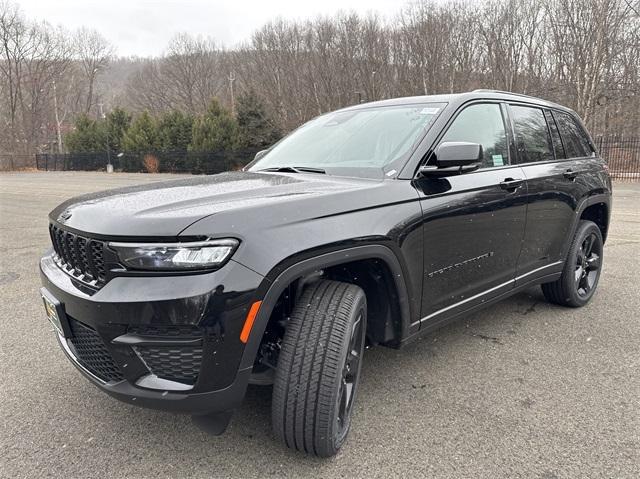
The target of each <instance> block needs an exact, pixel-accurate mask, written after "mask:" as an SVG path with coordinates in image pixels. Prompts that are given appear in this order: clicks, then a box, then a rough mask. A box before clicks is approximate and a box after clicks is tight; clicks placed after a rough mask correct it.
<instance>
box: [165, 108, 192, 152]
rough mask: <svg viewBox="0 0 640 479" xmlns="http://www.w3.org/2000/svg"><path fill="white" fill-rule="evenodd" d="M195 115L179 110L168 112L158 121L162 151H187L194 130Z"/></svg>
mask: <svg viewBox="0 0 640 479" xmlns="http://www.w3.org/2000/svg"><path fill="white" fill-rule="evenodd" d="M193 121H194V119H193V116H191V115H189V114H185V113H182V112H181V111H178V110H172V111H169V112H166V113H164V114H163V115H162V117H161V118H160V121H159V122H158V143H159V147H160V149H161V150H162V151H187V149H188V148H189V143H191V136H192V130H193Z"/></svg>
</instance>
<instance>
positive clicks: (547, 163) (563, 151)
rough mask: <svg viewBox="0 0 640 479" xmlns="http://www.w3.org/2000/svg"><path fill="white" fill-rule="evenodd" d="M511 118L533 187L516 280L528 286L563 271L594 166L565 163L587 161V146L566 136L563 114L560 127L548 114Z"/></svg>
mask: <svg viewBox="0 0 640 479" xmlns="http://www.w3.org/2000/svg"><path fill="white" fill-rule="evenodd" d="M509 115H510V117H511V120H512V124H513V128H514V136H515V139H516V144H517V145H518V146H517V153H518V160H519V162H520V163H522V165H521V166H522V169H523V170H524V175H525V177H526V179H527V185H528V195H527V196H528V200H527V201H528V206H527V224H526V228H525V235H524V241H523V246H522V253H521V254H520V258H519V260H518V268H517V272H516V274H517V277H518V278H519V281H528V280H530V279H534V278H536V277H542V276H545V275H547V274H550V273H553V272H556V271H560V270H561V269H562V262H563V261H564V257H565V253H566V251H567V247H568V242H569V241H570V240H571V238H570V236H571V234H572V226H573V219H574V216H575V211H576V208H577V206H578V202H579V201H580V198H581V197H582V196H583V195H584V194H586V192H587V189H588V186H587V185H586V184H585V181H584V179H585V177H586V173H587V170H588V169H589V165H588V162H589V160H585V159H582V160H581V159H579V158H575V159H566V157H567V156H569V157H571V156H575V155H579V156H585V155H587V154H588V151H587V148H588V144H587V145H586V146H585V145H582V144H581V143H580V140H579V139H578V138H575V136H576V135H575V132H573V131H572V130H571V131H568V130H567V128H566V127H565V120H566V119H565V118H564V116H568V115H566V114H564V113H563V114H562V115H563V118H562V120H563V121H562V122H561V124H560V125H559V127H558V124H557V122H556V121H555V120H554V116H555V115H552V114H551V112H550V111H549V110H546V111H545V110H543V109H540V108H534V107H530V106H521V105H510V106H509ZM569 120H570V119H569ZM569 133H570V134H571V137H570V136H569ZM532 151H533V152H534V154H532V153H531V152H532ZM537 161H539V163H536V162H537Z"/></svg>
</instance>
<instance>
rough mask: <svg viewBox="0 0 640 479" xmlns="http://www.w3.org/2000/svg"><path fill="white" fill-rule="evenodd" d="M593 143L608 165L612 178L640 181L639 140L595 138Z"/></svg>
mask: <svg viewBox="0 0 640 479" xmlns="http://www.w3.org/2000/svg"><path fill="white" fill-rule="evenodd" d="M595 143H596V147H597V148H598V151H599V152H600V155H602V157H603V158H604V159H605V160H606V161H607V164H608V165H609V172H610V173H611V177H612V178H614V179H616V180H622V181H640V138H625V137H623V136H604V137H602V136H601V137H597V138H595Z"/></svg>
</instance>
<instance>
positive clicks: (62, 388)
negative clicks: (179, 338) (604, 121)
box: [0, 173, 640, 479]
mask: <svg viewBox="0 0 640 479" xmlns="http://www.w3.org/2000/svg"><path fill="white" fill-rule="evenodd" d="M164 178H166V177H163V176H162V175H134V174H114V175H107V174H104V173H18V174H6V173H5V174H0V290H1V291H2V302H1V303H0V315H1V317H2V321H1V323H0V381H1V388H0V404H1V406H0V421H1V422H0V458H1V459H0V476H2V477H12V478H13V477H45V476H47V477H48V476H51V477H68V478H75V477H153V478H160V477H242V478H249V477H265V476H277V477H281V476H286V477H295V478H301V477H323V478H328V477H384V478H389V477H430V478H435V477H447V478H449V477H469V478H481V477H487V478H498V477H509V478H512V477H526V478H546V479H551V478H568V477H571V478H586V477H603V478H605V477H606V478H623V477H624V478H637V477H640V374H639V371H640V347H639V344H640V328H639V327H638V320H639V318H640V313H639V311H640V286H639V284H640V282H639V280H638V275H637V271H639V270H640V183H635V184H633V183H618V184H616V185H615V194H614V196H615V198H614V214H613V222H612V228H611V233H610V236H609V240H608V242H607V245H606V247H605V267H604V271H603V277H602V279H601V282H600V286H599V291H598V293H597V295H596V296H595V298H594V299H593V301H592V302H591V303H590V305H589V306H587V307H585V308H583V309H563V308H560V307H556V306H552V305H549V304H547V303H545V302H544V299H543V297H542V294H541V292H540V290H539V289H538V288H534V289H531V290H530V291H527V292H525V293H522V294H518V295H517V296H514V297H512V298H511V299H508V300H505V301H503V302H502V303H500V304H497V305H495V306H492V307H490V308H488V309H486V310H484V311H482V312H480V313H477V314H474V315H472V316H469V317H467V318H465V319H464V320H461V321H459V322H457V323H455V324H452V325H450V326H448V327H446V328H444V329H442V330H440V331H438V332H435V333H433V334H430V335H428V336H426V337H424V338H423V339H422V340H420V341H418V342H416V343H414V344H412V345H410V346H408V347H407V348H406V349H404V350H402V351H395V350H391V349H386V348H375V349H372V350H369V351H367V354H366V355H365V362H364V370H363V374H364V376H363V384H362V389H361V390H360V395H359V398H358V403H357V406H356V411H355V419H354V424H353V428H352V431H351V435H350V438H349V440H348V442H347V444H346V446H345V447H344V448H343V451H342V452H341V453H340V454H339V455H338V456H337V457H335V458H333V459H331V460H324V461H323V460H318V459H313V458H309V457H305V456H303V455H301V454H297V453H294V452H291V451H289V450H287V449H285V448H284V447H283V446H281V445H280V444H278V443H277V442H275V441H274V440H273V436H272V433H271V429H270V390H269V389H268V388H264V389H260V388H253V389H250V390H249V392H248V395H247V398H246V401H245V403H244V405H243V407H242V408H241V409H240V410H239V411H238V412H237V413H236V415H235V417H234V419H233V421H232V424H231V426H230V428H229V430H228V431H227V433H226V434H225V435H223V436H220V437H212V436H208V435H206V434H205V433H203V432H201V431H200V430H199V429H197V428H196V427H195V426H194V425H193V424H192V423H191V420H190V418H189V417H187V416H178V415H171V414H167V413H162V412H155V411H150V410H144V409H138V408H135V407H133V406H129V405H126V404H123V403H120V402H117V401H116V400H114V399H111V398H110V397H108V396H107V395H105V394H103V393H101V392H100V391H98V390H97V389H96V388H94V387H93V386H92V385H91V384H89V383H88V382H87V381H86V380H84V378H82V377H81V375H80V373H78V372H77V371H76V370H75V368H74V367H73V366H72V365H71V364H70V363H69V362H68V361H67V359H66V358H65V356H64V355H63V353H62V351H60V350H59V348H58V345H57V344H56V340H55V338H54V336H53V333H52V331H51V327H50V326H49V324H48V323H47V322H46V320H45V318H44V311H43V307H42V302H41V300H40V298H39V296H38V288H39V278H38V271H37V262H38V258H39V256H40V254H41V252H42V251H44V249H45V248H46V247H47V245H48V236H47V218H46V215H47V213H48V212H49V210H51V209H52V208H53V207H54V206H55V205H56V204H58V203H60V202H61V201H63V200H64V199H66V198H67V197H69V196H72V195H75V194H79V193H84V192H89V191H96V190H101V189H106V188H110V187H115V186H121V185H130V184H134V183H143V182H150V181H158V180H160V179H164Z"/></svg>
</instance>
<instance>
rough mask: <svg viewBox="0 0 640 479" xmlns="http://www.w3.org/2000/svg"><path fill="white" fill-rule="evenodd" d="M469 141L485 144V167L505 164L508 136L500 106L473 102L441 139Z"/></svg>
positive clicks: (483, 149)
mask: <svg viewBox="0 0 640 479" xmlns="http://www.w3.org/2000/svg"><path fill="white" fill-rule="evenodd" d="M445 141H468V142H471V143H479V144H481V145H482V152H483V155H484V158H483V162H482V166H483V167H492V166H503V165H506V164H508V162H509V154H508V149H507V135H506V133H505V129H504V121H503V120H502V113H501V111H500V105H498V104H495V103H480V104H477V105H471V106H469V107H467V108H465V109H464V110H462V112H461V113H460V114H459V115H458V116H457V117H456V119H455V120H454V121H453V123H452V124H451V126H450V127H449V130H448V131H447V133H445V135H444V138H443V139H442V142H445Z"/></svg>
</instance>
